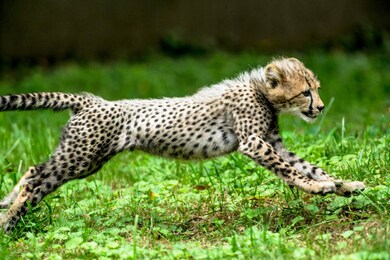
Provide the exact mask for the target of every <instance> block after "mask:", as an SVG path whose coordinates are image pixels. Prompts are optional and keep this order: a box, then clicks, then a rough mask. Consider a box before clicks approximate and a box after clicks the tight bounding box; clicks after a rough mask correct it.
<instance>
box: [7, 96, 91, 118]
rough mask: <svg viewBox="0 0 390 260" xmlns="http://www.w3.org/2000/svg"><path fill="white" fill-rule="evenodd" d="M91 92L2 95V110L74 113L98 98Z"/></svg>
mask: <svg viewBox="0 0 390 260" xmlns="http://www.w3.org/2000/svg"><path fill="white" fill-rule="evenodd" d="M96 99H97V98H95V97H94V96H93V95H91V94H67V93H61V92H41V93H29V94H12V95H6V96H0V111H10V110H37V109H52V110H55V111H61V110H65V109H71V110H72V111H73V112H74V113H77V112H78V111H80V110H82V109H83V108H84V107H85V106H88V105H90V104H92V103H93V101H94V100H96Z"/></svg>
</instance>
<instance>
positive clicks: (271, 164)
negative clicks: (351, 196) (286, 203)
mask: <svg viewBox="0 0 390 260" xmlns="http://www.w3.org/2000/svg"><path fill="white" fill-rule="evenodd" d="M238 150H239V151H240V152H242V153H243V154H245V155H247V156H249V157H250V158H252V159H253V160H254V161H255V162H257V163H259V164H261V165H263V166H264V167H266V168H267V169H268V170H270V171H272V172H274V173H275V174H276V175H277V176H278V177H280V178H281V179H282V180H284V181H285V182H286V183H287V184H289V185H292V186H295V187H297V188H299V189H301V190H303V191H305V192H309V193H314V194H323V195H325V194H327V193H333V192H335V191H336V185H335V183H334V182H333V181H321V182H319V181H316V180H313V179H311V178H308V177H307V176H304V175H302V174H301V173H299V172H298V171H297V169H295V168H294V167H292V166H291V165H290V164H289V163H288V162H287V161H285V160H284V159H283V158H282V157H281V156H280V155H279V154H278V153H277V152H276V151H275V149H274V148H273V147H272V146H271V145H270V144H268V143H267V142H265V141H264V140H263V139H262V138H260V137H258V136H257V135H251V136H249V137H248V138H247V139H245V140H244V141H242V142H241V143H240V145H239V148H238Z"/></svg>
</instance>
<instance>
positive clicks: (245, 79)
mask: <svg viewBox="0 0 390 260" xmlns="http://www.w3.org/2000/svg"><path fill="white" fill-rule="evenodd" d="M319 87H320V83H319V81H318V80H317V78H316V76H315V75H314V74H313V72H312V71H310V70H309V69H307V68H306V67H305V66H304V64H303V63H302V62H300V61H299V60H297V59H294V58H289V59H276V60H273V61H272V62H271V63H269V64H268V65H267V66H266V67H260V68H257V69H254V70H252V71H249V72H245V73H242V74H241V75H239V76H238V77H236V78H234V79H231V80H224V81H222V82H220V83H218V84H215V85H212V86H210V87H206V88H203V89H201V90H200V91H198V92H197V93H195V94H194V95H192V96H187V97H182V98H164V99H149V100H138V99H137V100H120V101H106V100H104V99H102V98H100V97H96V96H94V95H91V94H67V93H59V92H54V93H30V94H15V95H7V96H0V110H1V111H10V110H35V109H52V110H66V109H69V110H71V111H72V116H71V118H70V120H69V122H68V123H67V124H66V126H65V127H64V128H63V131H62V135H61V139H60V144H59V145H58V147H57V148H56V150H55V151H54V152H53V154H52V156H51V157H50V159H49V160H48V161H46V162H43V163H41V164H39V165H35V166H32V167H30V168H29V169H28V170H27V171H26V172H25V174H24V175H23V176H22V178H21V179H20V181H19V182H18V183H17V185H16V186H15V188H13V190H12V191H11V193H10V194H9V195H8V196H7V197H6V198H4V199H3V200H2V201H1V202H0V207H1V208H8V211H6V212H5V214H3V215H0V227H2V228H3V229H4V230H5V231H6V232H8V231H10V230H12V229H13V228H14V227H15V225H16V224H17V223H18V221H19V220H20V218H21V217H22V216H23V215H25V214H26V213H27V211H28V209H29V207H30V206H28V205H31V206H35V205H37V204H38V203H39V202H40V201H41V200H42V199H43V197H44V196H46V195H47V194H49V193H51V192H53V191H54V190H56V189H57V188H58V187H60V186H61V185H62V184H64V183H66V182H68V181H70V180H73V179H80V178H84V177H86V176H88V175H91V174H93V173H95V172H97V171H98V170H99V169H100V168H101V167H102V166H103V164H104V163H105V162H106V161H108V160H109V159H110V158H111V157H112V156H114V155H115V154H117V153H119V152H122V151H125V150H135V149H137V150H143V151H146V152H149V153H151V154H155V155H161V156H166V157H173V158H181V159H190V160H191V159H206V158H212V157H216V156H221V155H224V154H228V153H230V152H233V151H237V150H238V151H239V152H241V153H243V154H245V155H247V156H249V157H250V158H252V159H253V160H254V161H255V162H257V163H258V164H260V165H262V166H263V167H265V168H267V169H268V170H270V171H271V172H273V173H275V174H276V175H277V176H279V177H280V178H281V179H282V180H284V181H285V182H286V183H287V184H288V185H290V186H294V187H297V188H299V189H301V190H303V191H305V192H309V193H313V194H322V195H325V194H328V193H336V194H338V195H342V196H343V195H347V196H348V195H350V194H353V193H355V192H358V191H362V190H364V188H365V186H364V184H363V183H362V182H357V181H355V182H344V181H342V180H336V179H334V178H333V177H331V176H329V175H328V174H327V173H326V172H325V171H324V170H322V169H320V168H319V167H317V166H315V165H313V164H310V163H309V162H307V161H305V160H303V159H301V158H298V156H297V155H295V154H294V153H292V152H289V151H288V150H287V149H286V148H284V147H283V145H282V139H281V137H280V135H279V129H278V115H279V114H281V113H293V114H296V115H298V116H300V117H302V119H304V120H306V121H312V120H313V119H315V118H316V117H317V116H318V115H319V114H320V113H321V111H322V110H323V109H324V104H323V102H322V101H321V98H320V96H319V94H318V89H319Z"/></svg>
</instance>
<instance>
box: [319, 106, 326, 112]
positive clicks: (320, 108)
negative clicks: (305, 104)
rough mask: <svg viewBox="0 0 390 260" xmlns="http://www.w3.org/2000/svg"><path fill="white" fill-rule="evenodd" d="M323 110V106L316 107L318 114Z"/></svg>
mask: <svg viewBox="0 0 390 260" xmlns="http://www.w3.org/2000/svg"><path fill="white" fill-rule="evenodd" d="M324 108H325V106H318V107H317V109H318V111H320V112H321V111H322V110H324Z"/></svg>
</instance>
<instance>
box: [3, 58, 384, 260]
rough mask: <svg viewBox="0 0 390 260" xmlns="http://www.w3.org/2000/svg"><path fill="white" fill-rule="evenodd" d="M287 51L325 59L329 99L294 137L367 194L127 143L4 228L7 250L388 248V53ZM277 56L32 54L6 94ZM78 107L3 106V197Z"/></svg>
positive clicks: (111, 89) (309, 61)
mask: <svg viewBox="0 0 390 260" xmlns="http://www.w3.org/2000/svg"><path fill="white" fill-rule="evenodd" d="M289 56H296V57H297V58H299V59H301V60H302V61H303V62H305V64H306V65H307V66H308V67H309V68H311V69H312V70H313V71H314V72H316V73H317V75H318V78H319V79H320V81H321V83H322V88H321V90H320V95H321V97H323V100H324V102H325V105H326V110H325V112H324V114H323V115H322V116H321V117H320V118H319V119H318V120H317V122H315V123H314V124H312V125H308V124H306V123H305V122H303V121H302V120H300V119H298V118H295V117H292V116H287V115H286V116H283V117H282V122H281V124H282V126H281V131H282V136H283V138H284V141H285V144H286V146H287V147H288V148H289V149H290V150H292V151H294V152H296V153H298V155H300V156H302V157H304V158H306V159H308V161H310V162H313V163H316V164H318V165H319V166H320V167H322V168H324V169H326V170H328V172H329V173H331V174H332V175H335V176H336V177H339V178H342V179H350V180H359V181H363V182H365V184H366V185H367V186H368V188H367V189H366V191H365V192H364V193H363V194H361V195H358V196H352V197H349V198H343V197H338V196H336V195H327V196H325V197H321V196H314V195H310V194H305V193H302V192H298V191H297V190H294V189H293V190H292V189H290V188H289V187H288V186H287V185H285V184H283V183H282V182H281V181H280V180H278V179H277V178H276V177H274V175H273V174H271V173H269V172H267V171H266V170H264V169H263V168H262V167H259V166H257V165H256V164H255V163H253V162H252V161H251V160H250V159H248V158H246V157H244V156H242V155H240V154H238V153H234V154H232V155H229V156H225V157H221V158H218V159H215V160H209V161H203V162H195V163H190V162H181V161H175V160H168V159H162V158H158V157H154V156H151V155H147V154H145V153H141V152H133V153H123V154H120V155H118V156H116V157H115V158H114V159H112V160H111V161H110V162H109V163H107V164H106V166H105V167H104V168H103V169H102V170H101V171H100V172H99V173H98V174H96V175H94V176H92V177H89V178H87V179H86V180H82V181H75V182H71V183H68V184H67V185H65V186H63V187H61V188H60V189H59V190H58V191H56V192H54V193H53V194H51V195H50V196H48V197H47V198H45V200H44V201H43V202H41V203H40V204H39V206H38V207H36V208H34V210H33V212H32V213H30V214H28V215H27V216H26V217H25V218H23V220H22V221H21V222H20V224H19V225H18V227H17V228H16V230H15V231H14V232H13V233H11V234H9V235H4V234H2V235H0V258H1V259H7V258H9V259H15V258H23V259H25V258H46V259H61V257H62V258H65V259H68V258H75V257H77V258H80V259H89V258H94V257H95V258H97V257H99V258H118V257H123V258H133V257H134V258H135V257H137V258H156V257H158V258H167V259H172V258H195V259H203V258H222V257H224V258H243V259H244V258H245V259H247V258H256V259H258V258H265V257H267V258H270V259H276V258H291V257H294V258H303V259H307V258H323V259H329V258H332V257H333V258H334V259H346V258H347V259H348V258H349V259H388V258H390V254H389V253H388V248H390V242H389V241H390V236H389V234H390V232H389V229H390V221H389V219H390V217H389V210H390V204H389V199H390V177H389V171H390V148H389V140H390V130H389V129H390V128H389V124H390V110H389V105H390V92H389V91H390V73H389V71H390V64H389V62H388V60H389V57H388V55H387V56H386V55H383V54H375V53H373V54H360V53H355V54H342V53H334V54H324V53H321V52H314V53H308V54H289ZM270 59H271V56H261V55H258V54H249V53H247V54H237V55H229V54H223V53H222V54H221V53H220V54H213V55H210V56H208V57H198V58H191V57H187V58H180V59H170V58H164V57H154V58H153V59H150V60H147V61H144V62H116V63H111V64H105V65H100V64H97V63H89V64H84V65H78V64H75V63H67V64H63V65H60V66H57V67H55V68H50V69H42V68H40V69H23V68H20V69H18V70H16V71H14V72H7V73H4V74H3V75H2V76H1V78H0V94H8V93H14V92H29V91H50V90H52V91H54V90H56V91H67V92H80V91H89V92H93V93H95V94H97V95H99V96H103V97H105V98H106V99H112V100H114V99H122V98H148V97H161V96H182V95H187V94H191V93H193V92H195V91H196V89H198V88H199V87H201V86H204V85H209V84H212V83H216V82H218V81H220V80H222V79H224V78H227V77H233V76H235V75H236V74H237V73H239V72H241V71H244V70H248V69H251V68H253V67H255V66H257V65H259V64H261V65H264V64H266V63H267V62H268V61H269V60H270ZM67 119H68V114H67V112H60V113H54V112H50V111H34V112H7V113H0V137H1V138H0V173H1V174H0V197H3V196H4V195H5V194H6V193H8V192H9V191H10V189H11V188H12V187H13V185H14V184H15V183H16V181H17V180H18V178H19V177H20V176H21V174H22V172H23V171H24V170H25V169H26V168H27V166H28V165H32V164H37V163H39V162H41V161H44V160H45V159H47V157H48V156H49V154H50V151H51V150H52V149H53V148H54V147H55V145H56V144H57V139H58V136H59V133H60V129H61V126H62V125H63V124H64V123H65V122H66V121H67Z"/></svg>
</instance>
